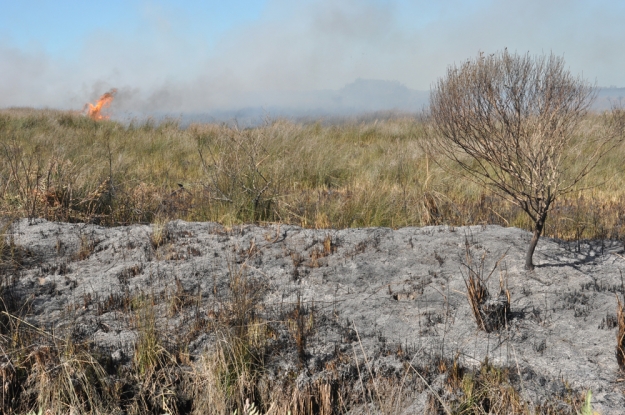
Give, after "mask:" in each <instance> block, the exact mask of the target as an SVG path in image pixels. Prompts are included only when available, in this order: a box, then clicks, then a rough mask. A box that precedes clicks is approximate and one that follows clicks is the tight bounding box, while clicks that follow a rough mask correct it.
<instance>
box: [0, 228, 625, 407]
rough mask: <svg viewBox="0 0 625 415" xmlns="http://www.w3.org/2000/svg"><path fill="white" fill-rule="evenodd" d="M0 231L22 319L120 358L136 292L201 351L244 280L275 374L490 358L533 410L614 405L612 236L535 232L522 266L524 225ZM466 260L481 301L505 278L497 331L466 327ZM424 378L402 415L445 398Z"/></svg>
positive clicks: (619, 254) (171, 337)
mask: <svg viewBox="0 0 625 415" xmlns="http://www.w3.org/2000/svg"><path fill="white" fill-rule="evenodd" d="M7 237H8V238H12V241H13V243H14V244H15V245H16V246H19V247H21V248H23V250H24V252H25V254H24V260H23V261H22V268H21V269H20V271H19V273H17V274H16V275H15V277H14V281H12V284H13V285H12V287H13V288H12V290H11V295H12V298H13V299H14V300H15V299H16V301H19V303H20V304H22V305H23V306H22V312H24V315H25V316H26V317H25V318H26V319H27V321H28V322H29V323H31V324H33V325H35V326H38V327H42V328H44V329H45V330H47V331H49V332H50V333H55V335H57V336H72V337H73V338H75V340H76V341H88V342H91V343H92V344H93V347H95V348H97V349H98V350H102V351H104V352H105V353H107V354H109V355H110V356H111V360H112V361H113V362H117V364H120V365H123V364H128V362H129V361H130V360H131V359H132V355H133V353H134V350H135V342H136V341H137V330H138V325H137V321H136V313H135V311H136V309H137V304H138V302H140V301H139V299H141V298H143V299H145V298H149V299H150V301H151V302H152V303H153V307H154V309H155V310H156V317H157V319H156V321H157V325H158V329H159V332H160V333H161V334H162V335H163V341H164V342H165V343H167V342H169V343H171V344H172V345H177V347H180V345H183V346H184V347H185V348H186V349H185V350H187V351H188V353H189V356H190V361H193V360H194V359H195V358H197V357H198V356H200V355H202V353H206V352H207V351H209V350H211V347H213V343H214V342H215V340H216V336H217V335H216V333H215V332H214V331H212V330H211V329H209V328H210V327H215V325H211V319H214V320H218V319H219V318H220V313H223V312H225V310H227V309H229V308H230V309H231V308H232V307H234V306H233V304H235V303H236V302H235V300H236V299H235V300H233V299H232V292H233V291H234V290H235V287H234V285H236V284H244V285H245V290H246V293H245V295H247V296H248V297H249V298H250V301H253V302H254V304H255V308H254V310H253V311H254V313H256V314H257V317H255V318H257V319H258V321H263V322H266V325H267V327H272V329H271V330H270V331H271V332H267V333H268V334H266V336H267V338H268V339H270V340H269V341H273V342H275V347H274V349H275V350H276V353H275V354H274V355H272V356H267V359H266V365H267V368H268V371H270V372H272V373H273V376H275V377H276V378H279V377H280V376H286V374H290V375H289V376H291V377H292V378H295V379H296V382H298V384H305V383H306V382H314V381H315V380H316V379H322V378H329V377H334V378H336V377H337V376H343V377H344V378H347V377H348V376H354V380H353V382H357V380H358V376H359V375H358V373H357V372H356V370H361V371H362V372H370V370H371V371H373V372H375V373H378V374H383V373H386V372H389V373H390V372H397V373H398V376H400V377H401V376H402V375H401V373H403V372H404V371H405V368H406V367H407V364H408V365H413V366H415V367H421V368H422V367H423V366H427V365H428V364H430V362H435V361H437V360H436V359H435V358H438V359H439V360H440V358H441V357H444V358H448V359H450V361H451V360H453V359H456V361H458V362H460V363H461V364H462V366H463V367H466V368H478V367H479V366H480V364H482V363H484V362H485V360H486V359H488V362H489V363H490V364H492V365H495V366H498V367H505V368H509V371H510V372H511V373H512V374H513V378H514V379H515V382H516V385H515V387H516V388H517V389H518V390H519V391H520V394H521V396H522V397H523V399H525V400H527V401H528V402H532V404H536V405H540V404H541V403H542V402H545V401H548V400H555V401H557V400H558V399H560V398H562V397H564V396H565V395H566V394H567V393H571V391H573V392H575V393H579V394H583V392H584V391H587V390H591V391H592V393H593V408H594V409H595V410H597V411H599V412H600V413H601V414H617V413H625V409H623V408H625V395H624V384H623V383H622V381H623V379H622V378H623V374H622V373H620V372H619V368H618V365H617V361H616V356H615V350H616V330H617V328H616V327H617V325H616V321H617V320H616V310H617V296H621V297H620V298H621V299H622V295H623V278H622V270H623V269H625V258H624V257H623V256H624V255H625V254H623V243H622V242H617V241H592V242H562V241H557V240H553V239H548V238H542V239H541V240H540V241H539V244H538V248H537V251H536V254H535V256H534V262H535V264H536V265H537V266H536V269H535V270H534V271H532V272H529V271H525V270H524V269H523V264H524V256H525V251H526V248H527V246H528V243H529V240H530V237H531V234H530V233H528V232H526V231H523V230H520V229H516V228H502V227H499V226H473V227H458V228H450V227H447V226H438V227H425V228H402V229H397V230H392V229H387V228H370V229H345V230H311V229H302V228H299V227H296V226H285V225H271V226H252V225H249V226H237V227H233V228H225V227H223V226H221V225H218V224H215V223H186V222H182V221H174V222H169V223H167V224H164V225H162V226H157V225H151V226H147V225H134V226H126V227H116V228H103V227H99V226H95V225H88V224H66V223H53V222H47V221H43V220H34V221H29V220H26V219H24V220H21V221H18V222H16V223H14V224H13V225H12V227H11V228H10V230H9V233H8V236H7ZM496 264H497V266H495V265H496ZM468 267H473V269H474V270H478V271H479V269H480V267H483V275H484V276H488V275H489V274H491V271H492V275H491V276H490V279H489V280H488V288H489V290H490V293H491V296H493V297H496V296H497V295H498V294H499V290H500V283H501V282H503V283H504V284H505V285H507V289H508V290H509V292H510V299H511V305H510V313H509V315H508V318H507V323H506V327H504V328H502V329H500V330H496V331H493V332H491V333H486V332H485V331H483V330H478V326H477V323H476V321H475V318H474V316H473V314H472V311H471V307H470V304H469V302H468V300H467V296H466V292H467V287H466V285H465V280H466V278H467V276H468V272H469V271H468ZM239 287H241V285H239ZM239 300H240V299H239ZM240 301H242V300H240ZM239 304H240V303H239ZM298 304H299V306H298ZM250 310H251V308H250ZM230 311H232V310H230ZM298 319H299V320H298ZM289 321H290V322H291V323H289ZM298 321H299V323H298ZM200 323H201V324H200ZM298 324H299V325H300V326H299V328H298ZM298 330H299V336H300V337H304V339H303V341H302V340H301V339H300V341H298V340H297V337H298V334H297V333H298ZM281 342H282V343H281ZM279 344H283V345H287V346H289V345H290V346H289V347H279ZM341 356H345V358H342V357H341ZM350 358H353V361H352V363H349V362H348V360H349V359H350ZM355 361H358V362H360V364H361V366H359V367H358V368H356V367H354V365H353V363H354V362H355ZM333 362H334V363H333ZM341 362H342V363H341ZM350 365H351V366H350ZM367 366H368V367H369V368H370V370H367V369H365V367H367ZM341 370H343V371H344V373H342V374H341V373H339V372H341ZM435 372H436V370H435V369H432V373H433V375H432V376H430V377H429V378H428V379H427V381H428V382H429V387H426V386H425V385H421V387H416V386H415V389H414V393H413V394H412V395H410V394H409V396H408V397H407V398H406V402H405V404H404V405H403V410H404V411H405V413H420V412H419V411H420V410H422V408H423V406H424V405H426V401H427V394H428V393H430V392H431V391H432V390H436V391H438V392H437V393H440V394H441V395H444V394H445V393H449V392H446V391H445V388H444V387H443V384H442V381H441V380H440V379H438V378H437V377H436V376H435V375H436V373H435ZM337 373H339V374H338V375H337ZM370 373H372V372H370ZM360 376H362V375H360ZM441 376H442V375H441ZM515 376H516V377H515ZM419 382H421V380H420V379H419V378H416V379H415V381H414V384H415V385H417V384H419ZM430 388H432V389H430ZM562 399H564V398H562ZM562 405H564V403H562Z"/></svg>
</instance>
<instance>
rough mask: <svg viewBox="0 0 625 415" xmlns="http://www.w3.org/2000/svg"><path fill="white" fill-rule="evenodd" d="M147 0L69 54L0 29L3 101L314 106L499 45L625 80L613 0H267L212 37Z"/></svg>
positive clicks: (424, 80)
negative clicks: (111, 99)
mask: <svg viewBox="0 0 625 415" xmlns="http://www.w3.org/2000/svg"><path fill="white" fill-rule="evenodd" d="M432 3H435V4H432ZM142 7H143V9H142V11H141V17H142V20H141V21H140V22H139V23H137V24H136V26H133V27H125V28H124V29H123V30H121V31H119V30H115V29H114V28H111V29H102V28H100V29H97V30H95V31H93V32H91V33H89V34H88V36H86V37H84V38H81V39H76V42H79V43H80V47H79V48H78V52H77V53H76V54H75V56H74V55H71V56H64V55H61V54H58V53H54V54H53V53H48V52H45V51H44V50H43V49H42V48H37V47H34V48H24V47H17V46H15V45H14V44H13V43H11V41H10V40H8V38H0V74H1V76H0V107H7V106H34V107H46V106H48V107H57V108H67V109H80V108H82V107H83V105H84V104H85V103H86V102H93V101H95V100H96V99H97V98H98V97H99V96H100V95H101V94H102V93H103V92H104V91H107V90H109V89H111V88H113V87H115V88H118V94H117V96H116V99H115V103H114V104H113V106H112V109H114V110H116V111H120V112H129V113H151V112H173V113H182V112H191V111H196V112H198V111H212V110H227V109H237V108H244V107H257V106H263V107H292V108H309V107H316V106H321V105H327V102H328V101H327V98H323V99H321V98H319V96H320V95H318V94H317V95H316V94H315V93H311V91H328V90H340V89H341V88H344V87H345V86H346V85H348V84H351V83H353V82H354V81H355V80H356V79H358V78H362V79H377V80H387V81H395V82H399V83H400V84H401V85H403V86H406V87H408V88H412V89H417V90H427V89H429V87H430V85H431V84H432V83H433V82H434V81H435V80H436V79H437V78H438V77H439V76H441V75H443V74H444V73H445V69H446V67H447V66H448V65H450V64H454V63H455V64H458V63H460V62H462V61H464V60H466V59H467V58H471V57H474V56H476V54H477V53H478V52H479V51H483V52H485V53H491V52H495V51H497V50H501V49H503V48H505V47H507V48H508V49H509V50H511V51H517V52H519V53H525V52H530V53H532V54H540V53H550V52H554V53H556V54H558V55H563V56H564V58H565V61H566V62H567V64H568V65H569V67H570V70H571V71H572V72H573V73H576V74H583V76H584V77H586V78H587V79H589V80H590V81H591V82H593V83H594V82H595V81H596V82H597V83H598V84H599V85H605V86H608V85H619V86H625V78H624V77H625V75H623V71H622V68H623V67H624V66H625V55H623V54H622V53H618V51H619V50H621V49H622V45H621V42H622V39H624V38H625V25H622V23H621V22H622V21H623V18H624V17H625V5H621V4H620V3H618V2H611V1H608V0H599V1H596V2H592V4H591V3H589V2H585V1H582V0H573V1H571V0H554V1H551V2H544V1H539V0H528V1H524V2H518V1H512V0H502V1H497V2H495V1H489V0H479V1H475V2H465V1H461V0H444V1H441V2H430V1H426V0H418V1H407V0H405V1H401V0H390V1H381V0H320V1H306V0H297V1H294V0H269V1H268V3H267V5H266V7H265V9H264V10H263V12H262V13H261V15H260V17H258V18H256V19H253V20H249V21H246V22H244V23H241V24H237V25H235V26H233V27H231V28H230V29H229V30H226V31H222V32H211V33H212V34H211V35H210V36H209V35H206V34H205V33H203V32H201V31H200V32H199V31H198V30H191V29H188V27H190V26H191V25H189V19H190V18H191V17H189V16H188V15H185V14H184V11H181V10H180V9H167V8H165V6H156V5H154V4H153V3H149V2H148V3H143V6H142ZM208 24H209V23H207V25H208ZM400 89H401V88H400ZM397 90H398V91H399V89H397ZM402 93H404V94H405V91H404V92H402ZM389 102H392V100H390V101H389Z"/></svg>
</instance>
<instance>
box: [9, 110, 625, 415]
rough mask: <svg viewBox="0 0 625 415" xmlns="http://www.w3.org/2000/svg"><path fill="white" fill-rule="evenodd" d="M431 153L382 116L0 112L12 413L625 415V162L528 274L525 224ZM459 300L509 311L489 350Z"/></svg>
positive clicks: (405, 121)
mask: <svg viewBox="0 0 625 415" xmlns="http://www.w3.org/2000/svg"><path fill="white" fill-rule="evenodd" d="M602 122H603V119H602V116H601V115H599V114H593V115H590V116H589V117H588V118H587V119H586V120H584V124H583V128H582V131H581V132H580V134H579V136H577V137H575V140H580V141H583V140H584V139H585V138H587V137H589V136H591V135H593V134H597V131H599V130H600V129H601V127H602ZM430 134H431V130H430V126H429V124H428V120H427V119H425V118H423V117H417V116H413V117H409V116H389V115H388V114H387V115H385V116H381V117H379V118H378V119H376V118H375V116H371V117H367V118H363V119H359V120H345V121H344V122H335V121H333V122H324V121H323V120H322V121H319V122H306V123H304V122H302V123H296V122H291V121H285V120H269V121H267V122H266V123H265V124H264V125H262V126H259V127H257V128H250V129H240V128H237V127H235V126H232V125H226V124H220V125H217V124H197V125H190V126H188V127H186V128H182V127H181V126H180V125H179V123H178V122H176V121H175V120H168V121H163V122H151V121H148V122H133V123H130V124H122V123H119V122H114V121H107V120H103V121H94V120H91V119H89V118H88V117H85V116H84V115H81V114H77V113H70V112H61V111H54V110H34V109H7V110H1V111H0V219H1V220H0V225H2V226H1V228H0V298H1V300H2V301H1V305H0V346H1V348H2V349H1V350H0V382H2V385H3V388H2V389H1V390H0V411H3V412H4V413H10V414H20V415H21V414H25V413H29V411H34V413H37V411H39V412H40V413H41V414H44V413H45V414H67V413H72V414H73V413H88V414H109V413H115V414H133V415H134V414H137V415H138V414H163V413H167V414H180V415H182V414H198V415H199V414H204V413H208V414H212V413H215V414H220V415H232V414H233V413H236V414H237V415H241V414H242V413H243V414H245V415H257V414H260V413H262V414H272V415H274V414H275V415H282V414H286V413H288V411H290V413H291V415H298V414H306V415H308V414H319V415H329V414H336V413H341V414H343V413H351V414H358V413H366V414H388V415H391V414H397V413H406V414H409V413H421V412H423V411H425V413H430V414H440V413H444V414H451V413H454V414H486V413H494V414H509V413H518V414H530V413H531V414H533V413H541V414H542V413H545V414H561V413H570V414H577V413H583V414H584V415H586V414H591V413H592V411H591V409H590V404H589V403H585V402H584V400H585V399H586V398H588V399H590V397H591V394H590V393H589V391H592V393H593V394H596V395H593V396H596V399H597V404H598V405H597V407H598V408H604V409H605V410H606V411H608V412H605V413H610V412H609V411H610V410H612V409H614V408H619V407H621V406H622V405H623V402H625V395H624V394H623V392H622V390H620V389H619V388H620V386H618V385H619V380H618V379H619V378H620V377H622V376H621V374H620V372H619V366H621V367H623V365H621V362H617V358H615V357H614V356H615V353H614V351H615V349H616V350H618V351H620V352H621V353H623V352H624V351H625V342H623V343H618V344H617V342H615V341H614V340H615V337H616V332H617V331H618V333H621V334H622V335H623V336H625V320H624V319H623V318H622V314H623V313H624V312H625V310H624V309H623V307H622V305H621V303H620V301H621V300H620V299H621V298H622V295H623V294H624V291H623V286H622V274H621V273H620V269H621V268H620V267H621V264H622V261H623V260H624V259H625V258H624V257H623V255H625V251H624V249H623V241H625V190H624V189H625V183H623V181H624V177H623V176H624V175H623V167H622V165H623V164H622V161H623V159H624V158H625V144H623V145H622V146H621V147H618V148H616V149H615V150H614V151H612V152H610V153H609V154H608V155H607V156H606V157H604V158H603V159H602V160H601V161H600V163H599V164H598V165H597V167H596V168H595V169H594V170H593V171H592V173H591V174H590V175H589V176H587V178H586V179H585V182H583V183H580V185H579V188H578V189H575V190H574V191H572V192H571V193H569V194H566V195H565V196H564V197H562V198H561V199H560V200H557V201H556V205H555V206H554V208H553V210H552V211H551V213H550V216H549V218H548V222H547V225H546V228H545V234H546V236H549V237H553V238H555V239H552V240H541V242H539V244H538V250H537V269H536V271H535V272H529V271H525V270H524V269H523V266H522V264H523V258H524V250H525V248H526V246H527V243H528V241H527V239H528V238H529V236H528V234H526V233H525V232H523V231H521V230H518V229H511V227H517V228H521V229H525V230H529V229H531V222H530V221H529V219H528V218H527V217H526V215H525V213H524V212H522V211H521V210H520V209H519V208H518V207H516V206H514V205H512V204H510V203H509V202H507V201H505V200H502V199H500V198H499V197H497V196H495V195H494V194H493V193H491V192H490V191H489V190H488V189H484V188H482V187H480V186H479V185H477V184H475V183H473V182H471V181H470V180H468V179H467V178H465V177H463V176H462V175H461V174H460V171H459V170H458V169H457V167H456V166H454V165H451V164H447V163H446V162H445V161H444V160H433V159H431V158H430V157H428V156H426V155H425V153H424V150H423V147H424V146H423V144H424V143H425V142H426V140H428V137H429V136H430ZM176 219H182V220H184V221H189V222H196V223H184V222H176ZM64 222H65V223H64ZM430 225H442V226H436V227H429V228H425V229H421V228H418V227H424V226H430ZM468 225H501V226H504V227H507V228H508V229H502V228H500V227H497V226H474V227H472V228H470V227H467V226H468ZM409 226H414V227H417V228H407V227H409ZM380 227H385V228H386V229H384V228H380ZM461 227H462V228H461ZM354 228H358V229H354ZM388 228H391V229H388ZM491 270H492V272H491ZM489 272H491V274H494V275H496V276H495V277H493V278H492V281H490V282H489V278H488V277H489V276H490V274H489ZM497 277H499V279H500V280H499V281H496V280H497ZM470 278H473V279H472V280H470ZM468 281H473V282H471V283H470V284H477V285H472V287H477V291H478V292H481V293H482V294H480V295H482V296H483V297H484V298H482V300H484V301H486V299H487V298H488V294H485V296H484V292H483V291H481V290H482V288H485V287H486V288H488V289H490V292H491V293H493V295H496V294H495V293H496V292H498V291H497V290H500V289H501V290H502V291H501V292H507V296H508V297H507V302H506V306H505V307H503V308H500V309H499V310H500V311H501V312H502V313H503V314H502V316H503V317H501V318H499V317H498V318H499V320H497V321H498V323H497V324H498V325H497V327H496V328H489V329H488V330H487V329H485V327H486V326H482V328H480V322H479V318H480V317H479V307H482V305H483V304H482V303H472V302H471V301H474V300H475V298H473V300H472V299H471V298H472V297H471V295H468V296H467V294H466V292H465V291H471V290H470V288H469V283H468ZM476 281H477V282H476ZM479 284H483V286H480V285H479ZM500 284H501V286H500ZM480 287H481V288H480ZM504 288H505V289H504ZM615 294H616V298H615ZM467 297H469V301H467ZM493 298H494V296H493ZM499 298H501V296H500V297H499ZM617 299H618V300H617ZM482 300H480V301H482ZM475 301H477V300H475ZM476 304H477V305H476ZM617 304H618V305H617ZM472 307H473V309H472ZM471 310H473V313H476V310H478V311H477V314H472V311H471ZM502 310H503V311H502ZM474 315H475V316H476V317H475V318H476V320H474V318H473V317H474ZM504 317H505V318H504ZM620 322H623V323H622V324H621V323H620ZM580 333H583V334H580ZM624 338H625V337H624ZM580 350H584V352H580ZM591 351H592V353H593V354H592V356H591V355H590V354H589V353H590V352H591ZM589 356H590V357H589ZM619 356H620V355H619ZM615 385H616V386H615ZM247 399H250V400H251V401H252V402H253V403H254V405H255V406H256V407H257V408H258V409H259V410H260V412H254V411H253V410H252V409H250V407H249V406H246V400H247ZM415 411H416V412H415ZM420 411H421V412H420ZM580 411H581V412H580Z"/></svg>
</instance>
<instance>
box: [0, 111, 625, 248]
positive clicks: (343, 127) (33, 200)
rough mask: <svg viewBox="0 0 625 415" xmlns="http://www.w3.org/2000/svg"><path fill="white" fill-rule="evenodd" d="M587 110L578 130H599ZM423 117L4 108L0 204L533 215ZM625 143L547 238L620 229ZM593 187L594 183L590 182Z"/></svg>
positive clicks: (396, 221) (338, 216)
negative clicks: (203, 118)
mask: <svg viewBox="0 0 625 415" xmlns="http://www.w3.org/2000/svg"><path fill="white" fill-rule="evenodd" d="M600 124H601V118H600V116H598V115H592V116H590V117H589V118H588V119H587V120H586V121H585V124H584V127H583V130H582V131H581V133H580V136H579V137H577V139H580V140H583V139H584V137H588V136H589V135H592V134H595V132H596V131H597V130H598V129H600ZM428 134H429V131H428V125H427V122H426V121H425V120H423V119H419V118H418V117H403V118H391V119H385V120H381V121H378V120H371V121H368V122H345V123H344V124H335V125H324V124H323V123H322V122H318V123H308V124H298V123H293V122H288V121H282V120H277V121H270V122H267V123H265V124H264V125H262V126H260V127H257V128H252V129H238V128H235V127H231V126H226V125H217V124H202V125H191V126H190V127H188V128H181V127H180V126H179V124H178V123H177V122H176V121H172V120H168V121H164V122H161V123H156V122H151V121H148V122H142V123H130V124H129V125H124V124H121V123H118V122H114V121H93V120H91V119H89V118H87V117H85V116H83V115H81V114H76V113H70V112H61V111H53V110H33V109H8V110H2V111H0V143H1V147H0V213H1V214H2V215H3V216H10V217H26V216H28V217H43V218H46V219H50V220H58V221H69V222H73V221H81V222H95V223H100V224H102V225H116V224H131V223H147V222H158V221H163V220H169V219H176V218H180V219H184V220H189V221H216V222H219V223H222V224H226V225H232V224H237V223H246V222H256V223H267V222H281V223H290V224H296V225H300V226H303V227H312V228H345V227H372V226H388V227H393V228H397V227H402V226H425V225H432V224H449V225H454V226H457V225H469V224H485V223H489V224H500V225H503V226H517V227H521V228H529V226H530V223H529V221H528V219H527V218H526V217H525V214H524V213H523V212H522V211H521V210H520V209H518V208H517V207H516V206H513V205H511V204H510V203H508V202H505V201H503V200H501V199H500V198H498V197H496V196H494V195H493V194H492V193H491V192H489V190H488V189H483V188H481V187H480V186H478V185H477V184H474V183H472V182H470V181H469V180H467V179H466V178H463V177H462V176H461V175H459V174H457V173H459V172H458V171H455V170H454V166H447V168H445V169H443V168H441V166H440V165H439V162H442V160H432V159H428V157H427V156H426V155H425V154H424V152H423V150H422V143H423V142H424V140H427V139H428ZM624 156H625V146H621V147H619V148H617V149H615V151H613V152H611V153H610V154H609V155H608V156H607V157H605V158H604V159H602V160H601V163H600V164H599V165H598V166H597V168H596V169H595V170H594V171H593V172H592V173H591V174H590V175H589V176H588V177H587V179H586V181H585V182H584V183H582V184H581V185H580V188H579V190H578V191H574V192H572V193H570V194H568V195H567V196H566V197H564V198H562V199H560V200H559V201H557V204H556V206H555V207H554V208H553V210H552V212H551V214H550V217H549V219H548V224H547V226H546V230H545V234H546V235H547V236H553V237H558V238H563V239H579V238H622V237H623V236H624V235H625V228H624V223H623V217H624V214H625V186H624V183H623V182H624V175H623V172H622V160H623V157H624ZM585 188H589V189H586V190H583V189H585Z"/></svg>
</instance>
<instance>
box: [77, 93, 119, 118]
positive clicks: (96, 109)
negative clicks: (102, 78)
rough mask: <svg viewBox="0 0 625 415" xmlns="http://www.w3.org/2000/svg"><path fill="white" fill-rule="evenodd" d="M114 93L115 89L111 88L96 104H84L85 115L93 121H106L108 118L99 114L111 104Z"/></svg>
mask: <svg viewBox="0 0 625 415" xmlns="http://www.w3.org/2000/svg"><path fill="white" fill-rule="evenodd" d="M116 93H117V89H115V88H113V89H111V90H110V91H109V92H107V93H105V94H104V95H102V96H101V97H100V99H99V100H98V103H97V104H95V105H93V104H91V103H87V104H85V110H86V111H87V115H88V116H89V117H90V118H91V119H93V120H108V119H109V117H108V116H105V115H102V113H101V112H102V110H103V109H104V108H108V107H109V106H110V105H111V102H113V98H114V96H115V94H116Z"/></svg>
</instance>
